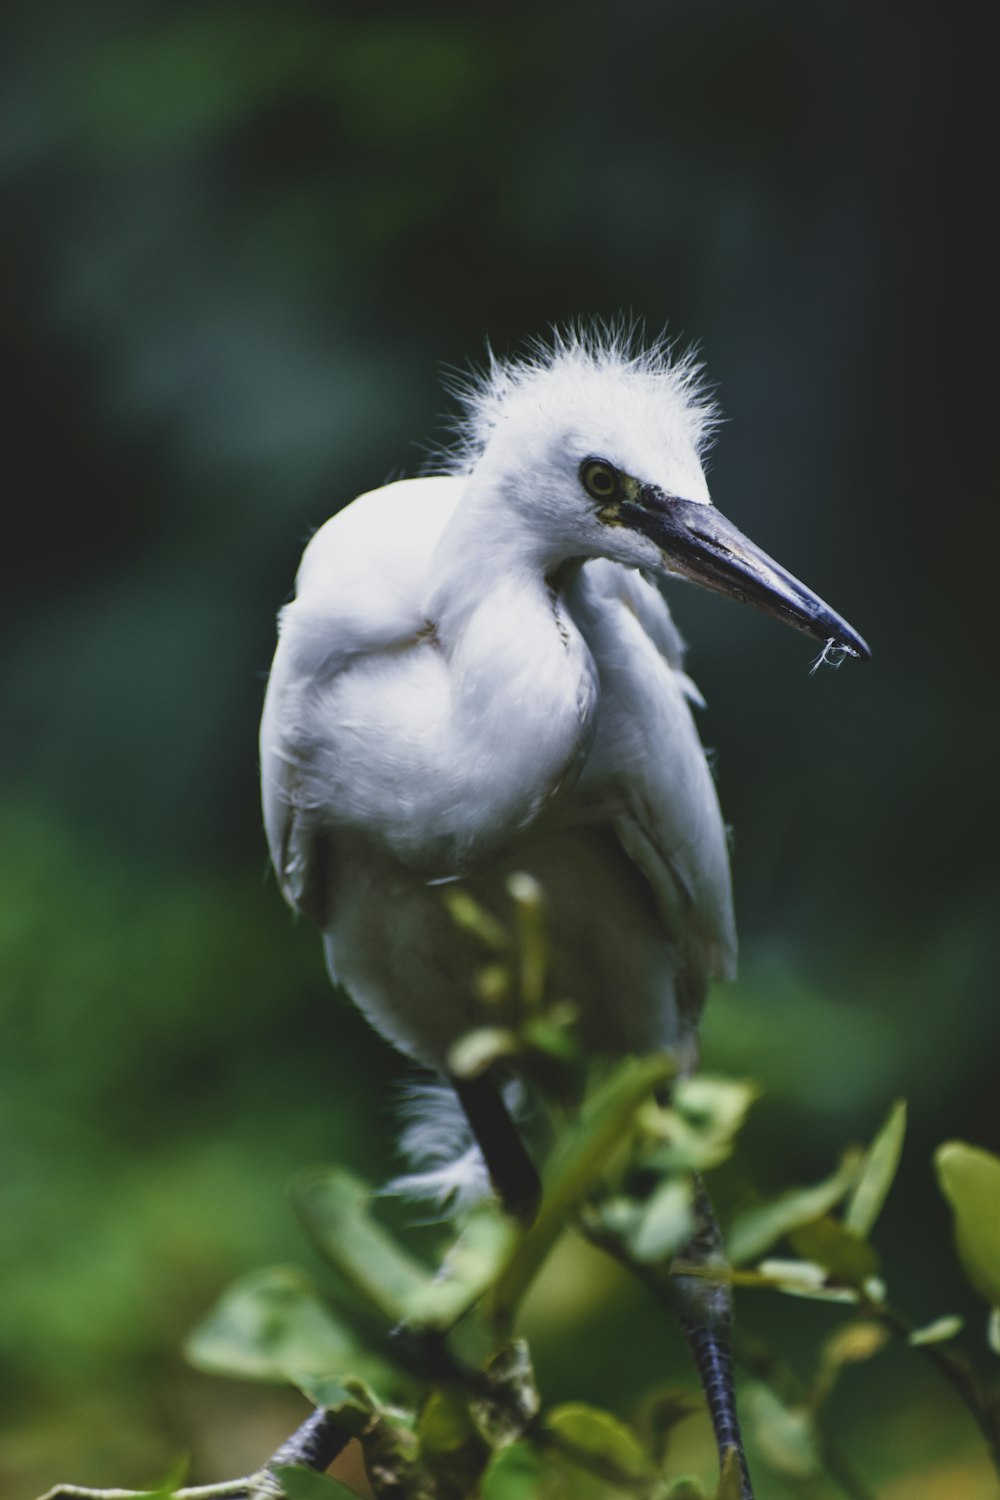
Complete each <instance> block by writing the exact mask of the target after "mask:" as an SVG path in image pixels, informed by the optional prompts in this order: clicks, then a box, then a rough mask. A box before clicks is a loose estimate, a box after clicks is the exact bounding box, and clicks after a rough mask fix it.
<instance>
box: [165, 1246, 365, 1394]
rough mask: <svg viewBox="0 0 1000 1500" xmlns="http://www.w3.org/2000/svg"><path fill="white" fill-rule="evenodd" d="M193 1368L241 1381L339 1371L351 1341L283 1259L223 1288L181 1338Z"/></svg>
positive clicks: (351, 1352)
mask: <svg viewBox="0 0 1000 1500" xmlns="http://www.w3.org/2000/svg"><path fill="white" fill-rule="evenodd" d="M186 1353H187V1357H188V1359H189V1360H190V1361H191V1363H192V1364H194V1365H196V1366H197V1367H198V1368H199V1369H200V1370H210V1371H211V1372H212V1373H213V1374H217V1375H231V1376H236V1377H237V1378H238V1379H242V1380H278V1381H281V1380H289V1381H292V1382H293V1383H296V1384H298V1383H299V1382H300V1381H301V1380H303V1379H305V1378H307V1377H308V1376H312V1375H321V1374H331V1375H332V1374H338V1375H339V1374H341V1373H342V1372H343V1370H344V1369H345V1368H349V1367H350V1366H351V1365H352V1364H354V1363H356V1360H357V1353H358V1350H357V1345H356V1343H355V1342H354V1340H353V1339H352V1337H351V1336H350V1335H349V1334H348V1333H347V1332H346V1331H345V1330H344V1329H343V1328H342V1327H341V1326H340V1325H339V1324H338V1323H337V1322H336V1321H335V1320H334V1318H333V1317H332V1316H331V1314H330V1312H329V1311H328V1310H327V1308H326V1307H325V1305H324V1304H323V1302H322V1301H321V1300H320V1298H319V1296H318V1295H317V1293H316V1291H315V1290H314V1288H313V1286H312V1283H311V1282H310V1281H309V1278H308V1277H307V1276H306V1275H305V1274H304V1273H303V1272H301V1271H297V1270H295V1269H294V1268H293V1267H289V1266H275V1267H271V1268H270V1269H268V1270H264V1271H254V1272H253V1273H252V1274H251V1275H249V1276H245V1277H243V1278H242V1280H240V1281H238V1282H237V1283H236V1285H235V1286H233V1287H231V1288H230V1289H229V1290H228V1291H227V1292H225V1293H224V1294H223V1296H222V1297H221V1298H220V1299H219V1301H218V1303H217V1304H216V1306H215V1307H214V1308H213V1309H212V1311H211V1312H210V1313H209V1314H208V1316H207V1317H206V1318H205V1319H204V1320H203V1321H202V1322H201V1323H200V1324H199V1326H198V1327H197V1328H196V1329H195V1331H194V1333H192V1334H191V1336H190V1337H189V1339H188V1341H187V1346H186Z"/></svg>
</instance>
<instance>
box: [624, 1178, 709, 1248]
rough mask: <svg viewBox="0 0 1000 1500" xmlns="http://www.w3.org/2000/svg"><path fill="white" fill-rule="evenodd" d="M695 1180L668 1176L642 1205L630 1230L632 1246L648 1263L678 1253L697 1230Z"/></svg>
mask: <svg viewBox="0 0 1000 1500" xmlns="http://www.w3.org/2000/svg"><path fill="white" fill-rule="evenodd" d="M693 1203H694V1184H693V1183H692V1181H691V1179H690V1178H688V1177H674V1178H669V1177H668V1178H667V1180H666V1181H665V1182H661V1183H660V1185H659V1186H658V1187H657V1188H656V1189H655V1190H654V1192H653V1193H652V1195H651V1196H650V1199H649V1201H648V1203H645V1204H644V1205H643V1206H642V1209H641V1212H640V1213H639V1216H638V1220H637V1222H636V1224H635V1226H634V1227H633V1229H632V1230H631V1232H630V1234H629V1239H628V1243H629V1249H630V1250H631V1252H632V1254H633V1255H634V1256H635V1259H636V1260H638V1261H642V1262H644V1263H646V1264H648V1263H650V1262H652V1261H658V1260H665V1259H667V1258H668V1257H669V1256H672V1255H675V1254H676V1252H677V1251H678V1250H679V1249H680V1247H681V1246H682V1245H683V1244H685V1243H686V1242H687V1241H688V1240H689V1239H690V1238H691V1235H692V1234H693V1232H694V1208H693Z"/></svg>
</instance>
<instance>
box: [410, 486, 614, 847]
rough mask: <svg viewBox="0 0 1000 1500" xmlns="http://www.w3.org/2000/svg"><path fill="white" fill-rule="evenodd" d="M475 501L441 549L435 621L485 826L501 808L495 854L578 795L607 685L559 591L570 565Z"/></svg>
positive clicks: (486, 836)
mask: <svg viewBox="0 0 1000 1500" xmlns="http://www.w3.org/2000/svg"><path fill="white" fill-rule="evenodd" d="M470 498H471V501H472V503H468V501H467V500H465V499H463V501H462V502H461V503H460V504H459V506H458V508H457V510H456V511H455V513H454V515H453V516H452V519H451V520H450V521H449V523H448V526H447V527H446V529H445V531H444V533H443V534H442V537H441V540H440V542H439V544H438V551H437V553H436V555H435V558H434V562H433V566H432V575H433V578H434V585H433V591H432V594H431V597H430V599H429V601H428V610H427V615H428V621H429V623H430V624H431V625H432V626H433V630H434V638H435V643H436V645H437V647H438V649H440V650H441V652H442V653H443V654H444V656H445V657H446V658H447V661H448V679H449V684H450V699H449V702H450V713H451V716H452V719H451V722H452V728H453V730H454V732H455V735H456V739H457V741H458V743H459V744H460V745H461V747H462V751H463V756H464V757H465V759H466V761H467V762H468V763H469V764H470V765H473V766H474V767H475V776H476V777H478V778H479V779H480V781H481V783H482V787H483V791H482V793H481V794H479V795H477V797H476V798H475V799H473V800H474V801H475V816H476V818H478V819H479V821H480V822H483V821H484V809H489V810H492V811H491V812H490V816H489V817H487V818H486V819H485V823H484V828H483V832H482V843H483V846H484V847H485V846H487V845H489V843H490V841H491V840H493V841H495V840H496V835H497V830H498V829H500V830H502V832H503V837H504V838H505V839H506V838H507V837H509V836H510V835H511V834H512V833H513V832H516V831H517V830H518V829H521V828H524V827H527V826H528V825H529V824H530V823H531V821H532V820H533V819H534V818H535V817H536V816H537V815H538V813H539V811H540V810H541V809H542V808H544V807H545V806H547V805H548V804H549V803H550V802H551V801H552V799H553V798H554V797H555V796H556V795H557V793H559V792H560V791H562V790H565V789H568V787H569V786H571V785H572V782H573V780H574V778H575V774H576V771H577V770H578V769H579V765H580V764H581V754H582V752H583V750H584V749H585V747H586V744H587V743H588V741H589V735H590V732H591V726H592V719H593V713H594V706H595V703H596V686H597V685H596V671H595V668H594V663H593V659H592V657H591V655H590V651H589V649H588V648H587V646H586V644H585V642H584V640H583V637H582V636H581V634H580V632H579V630H578V629H577V627H576V625H575V623H574V621H573V619H572V617H571V615H570V613H569V610H568V609H567V607H566V604H565V601H564V599H563V597H562V594H561V591H560V587H559V585H560V584H562V583H563V582H564V578H563V573H562V572H561V571H560V569H561V568H563V569H564V568H565V567H566V566H567V565H566V563H565V560H564V559H561V558H559V557H558V556H556V557H553V556H552V553H551V551H548V550H547V549H545V548H544V547H541V546H538V545H537V544H534V545H533V544H532V542H531V539H530V538H525V537H524V536H523V535H522V534H521V531H520V528H519V526H518V517H517V516H516V515H515V514H512V513H511V512H509V511H508V512H507V513H506V515H505V517H504V520H505V522H506V524H498V523H497V520H496V514H495V511H494V510H492V509H491V507H490V506H489V505H488V504H482V503H478V497H477V496H476V495H475V494H473V495H472V496H471V497H470ZM477 784H478V783H477ZM494 813H495V814H496V816H495V817H494V816H493V814H494ZM494 825H496V826H494ZM480 852H481V851H480Z"/></svg>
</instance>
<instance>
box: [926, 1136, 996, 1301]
mask: <svg viewBox="0 0 1000 1500" xmlns="http://www.w3.org/2000/svg"><path fill="white" fill-rule="evenodd" d="M934 1164H935V1166H936V1167H937V1174H938V1182H939V1183H940V1185H941V1191H942V1192H943V1193H944V1195H945V1197H946V1198H947V1199H948V1202H949V1203H950V1204H951V1207H952V1210H953V1212H954V1215H955V1243H956V1246H957V1248H958V1255H959V1259H960V1260H961V1262H962V1265H963V1266H964V1268H965V1274H966V1276H968V1278H969V1280H970V1281H971V1283H972V1285H973V1286H974V1287H975V1289H976V1291H977V1292H978V1293H979V1294H980V1296H981V1297H985V1298H986V1301H987V1302H988V1303H989V1304H990V1305H991V1306H992V1307H997V1306H1000V1158H998V1157H996V1156H994V1155H993V1154H992V1152H989V1151H983V1150H981V1149H980V1148H979V1147H978V1146H967V1145H966V1144H965V1142H964V1141H948V1142H946V1143H945V1145H943V1146H940V1147H939V1148H938V1150H937V1152H936V1154H935V1157H934Z"/></svg>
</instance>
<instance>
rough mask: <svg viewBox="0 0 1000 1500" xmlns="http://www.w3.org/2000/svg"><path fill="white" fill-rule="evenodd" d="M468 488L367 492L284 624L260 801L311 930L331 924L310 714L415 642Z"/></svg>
mask: <svg viewBox="0 0 1000 1500" xmlns="http://www.w3.org/2000/svg"><path fill="white" fill-rule="evenodd" d="M460 491H461V481H460V480H458V479H450V478H433V479H411V480H402V481H399V482H397V483H395V484H390V485H386V486H385V487H384V488H383V489H381V490H375V491H372V492H371V493H369V494H366V495H361V496H360V497H359V498H358V499H357V500H355V501H354V502H353V503H352V504H351V505H348V506H346V507H345V509H344V510H342V511H339V512H338V513H337V514H336V515H335V516H333V517H332V518H331V519H330V520H329V521H327V522H326V524H325V525H324V526H322V527H321V528H320V529H319V531H317V532H316V534H315V536H314V537H313V538H312V540H311V541H310V543H309V545H308V547H307V548H306V550H305V552H304V553H303V556H302V562H301V564H300V567H299V572H298V576H297V578H296V595H295V598H294V599H293V600H292V602H291V603H290V604H288V605H286V606H285V608H284V609H283V610H282V612H281V615H280V617H279V635H278V645H277V649H276V651H275V655H274V662H273V664H272V667H271V672H270V677H269V680H268V686H267V694H266V697H265V700H264V711H263V715H262V717H261V726H260V771H261V801H262V805H263V812H264V827H265V831H266V833H267V841H268V847H269V849H270V853H271V860H272V862H273V864H274V868H275V871H276V873H277V876H278V881H279V884H280V886H281V889H282V892H283V894H284V896H285V899H286V900H287V901H288V902H289V904H290V905H291V906H293V907H295V908H296V909H297V910H299V911H302V912H303V913H304V914H305V915H307V916H309V917H310V918H312V919H313V920H314V921H319V922H322V921H323V919H324V916H325V912H324V900H323V890H322V884H323V879H324V872H325V867H326V860H325V859H324V858H323V857H322V845H323V841H324V840H325V838H326V837H327V836H328V829H327V828H326V827H325V825H324V819H323V809H322V808H321V806H320V805H319V803H318V800H317V797H316V794H315V790H314V783H313V779H312V777H311V774H310V773H311V772H312V770H313V769H314V767H315V765H316V761H317V758H318V756H319V755H320V753H321V752H325V753H329V745H328V744H327V743H323V744H321V743H320V741H319V739H318V736H317V730H316V727H315V724H316V715H315V713H314V712H313V708H314V705H315V704H316V702H317V701H318V699H319V696H320V695H321V694H322V693H323V692H324V690H325V689H327V688H329V686H330V684H331V683H332V682H333V680H334V678H335V677H336V676H337V675H338V674H339V673H340V672H342V671H343V670H344V668H345V667H347V666H348V665H349V664H351V663H352V662H355V661H356V660H357V659H358V658H359V657H363V656H366V655H370V654H373V653H376V652H380V651H386V650H389V649H391V648H392V647H393V646H394V645H395V644H396V643H398V642H403V641H406V640H408V639H412V638H413V636H414V635H415V634H419V631H420V629H421V627H422V625H423V623H424V622H423V620H422V616H421V607H422V602H423V592H424V578H425V573H426V562H427V559H428V558H429V556H430V553H431V551H432V550H433V547H434V545H435V543H436V541H437V538H438V536H439V535H440V532H441V530H442V529H443V527H444V525H445V523H446V521H447V519H448V517H449V516H450V515H451V512H452V510H453V509H454V507H455V505H456V503H457V501H458V496H459V493H460Z"/></svg>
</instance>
